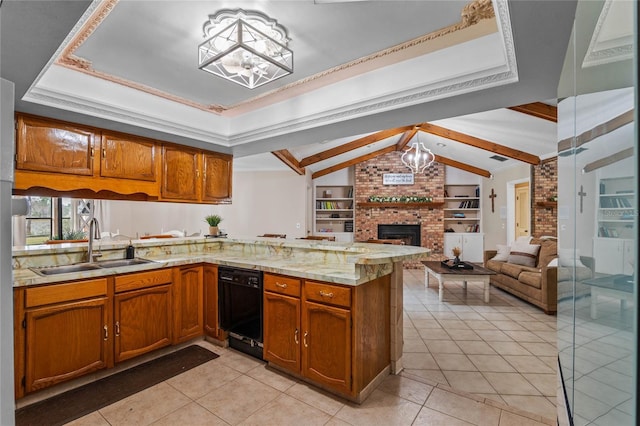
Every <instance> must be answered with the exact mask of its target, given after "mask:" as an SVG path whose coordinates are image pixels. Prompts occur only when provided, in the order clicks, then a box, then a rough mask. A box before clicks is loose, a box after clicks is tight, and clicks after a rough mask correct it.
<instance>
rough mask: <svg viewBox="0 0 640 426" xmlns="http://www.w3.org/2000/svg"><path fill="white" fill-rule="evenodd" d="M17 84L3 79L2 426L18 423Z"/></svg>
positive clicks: (0, 110)
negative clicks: (15, 333) (14, 237)
mask: <svg viewBox="0 0 640 426" xmlns="http://www.w3.org/2000/svg"><path fill="white" fill-rule="evenodd" d="M13 98H14V85H13V83H11V82H9V81H7V80H4V79H0V156H1V158H0V425H13V424H15V420H14V419H15V416H14V410H15V403H14V400H15V397H14V393H13V286H12V285H11V284H12V283H13V274H12V272H11V246H12V238H11V190H12V187H13V183H12V182H13V152H14V143H13V138H14V136H13V129H14V127H13Z"/></svg>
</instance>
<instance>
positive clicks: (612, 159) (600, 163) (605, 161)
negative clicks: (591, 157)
mask: <svg viewBox="0 0 640 426" xmlns="http://www.w3.org/2000/svg"><path fill="white" fill-rule="evenodd" d="M633 151H634V149H633V147H631V148H627V149H623V150H622V151H619V152H616V153H615V154H611V155H609V156H608V157H604V158H601V159H599V160H596V161H594V162H592V163H589V164H587V165H586V166H584V168H583V169H582V171H583V172H584V173H589V172H592V171H594V170H597V169H599V168H601V167H604V166H608V165H609V164H613V163H617V162H618V161H620V160H624V159H625V158H629V157H632V156H633Z"/></svg>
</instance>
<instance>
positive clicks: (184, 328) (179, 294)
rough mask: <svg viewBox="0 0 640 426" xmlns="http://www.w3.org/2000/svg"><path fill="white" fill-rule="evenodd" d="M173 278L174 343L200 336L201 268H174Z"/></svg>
mask: <svg viewBox="0 0 640 426" xmlns="http://www.w3.org/2000/svg"><path fill="white" fill-rule="evenodd" d="M175 271H176V273H177V277H175V278H174V283H173V291H174V299H173V303H174V307H175V310H174V320H175V330H174V339H175V341H174V343H180V342H184V341H186V340H189V339H192V338H194V337H198V336H201V335H202V331H203V295H202V266H191V267H182V268H175Z"/></svg>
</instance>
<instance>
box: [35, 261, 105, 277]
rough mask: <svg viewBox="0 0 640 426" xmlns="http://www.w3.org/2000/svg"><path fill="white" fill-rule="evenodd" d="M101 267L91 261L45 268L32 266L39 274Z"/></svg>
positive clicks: (66, 272)
mask: <svg viewBox="0 0 640 426" xmlns="http://www.w3.org/2000/svg"><path fill="white" fill-rule="evenodd" d="M96 269H100V267H99V266H98V265H95V264H91V263H78V264H75V265H62V266H45V267H44V268H31V270H32V271H34V272H35V273H37V274H40V275H58V274H69V273H71V272H83V271H93V270H96Z"/></svg>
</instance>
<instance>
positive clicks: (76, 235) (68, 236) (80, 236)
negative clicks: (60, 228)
mask: <svg viewBox="0 0 640 426" xmlns="http://www.w3.org/2000/svg"><path fill="white" fill-rule="evenodd" d="M85 238H87V236H86V235H85V233H84V232H82V231H80V230H77V231H74V230H71V231H66V232H64V233H63V234H62V238H60V237H58V236H57V235H56V236H55V237H54V238H53V239H54V240H60V239H62V240H84V239H85Z"/></svg>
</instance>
